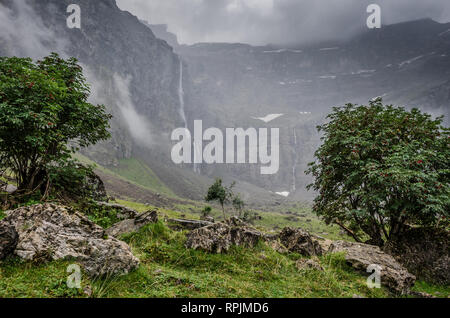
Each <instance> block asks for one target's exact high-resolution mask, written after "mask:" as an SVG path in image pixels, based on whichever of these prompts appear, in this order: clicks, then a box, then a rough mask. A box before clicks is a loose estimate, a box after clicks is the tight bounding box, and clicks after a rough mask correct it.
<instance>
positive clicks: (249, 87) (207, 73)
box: [176, 19, 450, 199]
mask: <svg viewBox="0 0 450 318" xmlns="http://www.w3.org/2000/svg"><path fill="white" fill-rule="evenodd" d="M449 29H450V24H440V23H437V22H435V21H432V20H429V19H425V20H418V21H412V22H406V23H400V24H395V25H390V26H384V27H383V28H381V29H379V30H370V31H367V32H365V33H364V34H361V35H359V36H356V37H354V38H353V39H351V40H350V41H347V42H342V43H338V42H336V43H318V44H316V45H311V46H298V47H290V48H281V47H273V46H265V47H253V46H250V45H245V44H226V43H201V44H196V45H192V46H180V47H178V48H177V49H176V50H177V52H179V53H180V54H181V56H182V57H183V59H184V60H185V61H186V63H187V65H188V66H189V72H190V75H191V77H192V80H193V83H194V92H195V93H196V94H198V95H200V96H201V97H199V99H200V100H203V101H204V103H205V105H206V107H207V108H208V109H210V110H211V112H210V114H211V113H212V114H214V115H212V116H208V112H206V111H205V110H203V109H201V110H200V109H199V110H198V112H197V113H196V114H199V116H200V118H202V119H203V120H204V121H206V122H208V125H207V126H211V125H219V127H220V126H222V127H229V125H234V126H238V127H240V126H243V127H252V126H257V127H259V126H261V125H262V126H265V125H264V124H263V123H262V122H261V121H258V120H255V119H254V117H264V116H266V115H267V114H275V113H276V114H278V113H284V114H285V115H284V116H283V117H280V118H278V119H276V120H274V121H272V122H270V123H269V125H270V126H272V127H280V128H281V136H282V141H281V159H280V160H281V169H280V172H279V173H278V174H276V175H274V176H270V177H261V176H258V175H257V173H256V172H257V168H256V167H255V169H254V170H253V169H248V170H246V171H245V173H242V170H240V169H239V168H236V167H226V168H223V167H215V166H214V167H207V166H204V167H202V171H203V172H204V173H206V174H207V175H213V174H214V173H216V171H217V170H219V171H220V170H221V169H226V172H224V174H229V175H233V176H237V175H239V176H240V177H241V178H244V179H245V180H247V181H249V182H252V183H255V184H258V185H261V186H265V187H266V188H268V189H270V190H275V189H277V190H275V191H288V192H291V197H292V198H297V199H298V198H303V197H305V194H304V191H302V190H304V187H303V185H304V184H307V183H308V182H309V179H308V178H307V177H306V176H305V175H304V173H303V171H304V170H305V169H304V167H305V164H306V163H307V162H308V161H311V160H312V154H313V151H314V148H315V147H316V146H317V145H318V143H319V135H318V134H317V133H316V132H315V126H316V125H317V123H319V122H322V121H323V120H324V116H325V115H326V114H327V113H329V112H330V110H331V107H333V106H341V105H344V104H346V103H348V102H352V103H367V102H368V101H369V100H370V99H372V98H374V97H378V96H382V97H383V99H384V101H385V102H387V103H395V104H398V105H406V106H408V107H420V108H421V109H422V110H425V111H428V112H431V113H432V114H434V115H442V114H445V115H446V117H447V118H448V117H449V115H450V112H449V110H450V108H449V107H448V103H449V102H450V95H449V94H448V90H447V88H448V80H449V79H450V32H448V30H449ZM447 122H448V119H447ZM232 127H233V126H232ZM293 171H294V174H293ZM281 189H282V190H281Z"/></svg>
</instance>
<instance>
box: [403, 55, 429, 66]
mask: <svg viewBox="0 0 450 318" xmlns="http://www.w3.org/2000/svg"><path fill="white" fill-rule="evenodd" d="M422 57H423V55H419V56H416V57H414V58H412V59H409V60H406V61H403V62H401V63H400V64H398V66H399V67H403V66H404V65H407V64H411V63H413V62H415V61H417V60H420V59H421V58H422Z"/></svg>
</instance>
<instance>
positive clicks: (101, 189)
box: [85, 172, 108, 201]
mask: <svg viewBox="0 0 450 318" xmlns="http://www.w3.org/2000/svg"><path fill="white" fill-rule="evenodd" d="M85 187H86V190H88V191H89V192H88V193H89V194H90V197H91V198H92V199H93V200H95V201H104V200H107V199H108V194H107V193H106V188H105V184H104V183H103V180H102V179H101V178H100V177H99V176H98V175H97V174H95V173H93V172H92V173H90V174H88V175H87V176H86V180H85Z"/></svg>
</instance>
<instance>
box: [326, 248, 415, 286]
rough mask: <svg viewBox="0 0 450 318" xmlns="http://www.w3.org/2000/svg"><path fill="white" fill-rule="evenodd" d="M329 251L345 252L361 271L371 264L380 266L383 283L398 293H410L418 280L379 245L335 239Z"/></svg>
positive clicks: (351, 262)
mask: <svg viewBox="0 0 450 318" xmlns="http://www.w3.org/2000/svg"><path fill="white" fill-rule="evenodd" d="M328 252H329V253H337V252H345V259H346V261H347V263H349V264H350V265H351V266H352V267H353V268H355V269H356V270H359V271H363V272H367V269H368V267H369V265H377V266H379V268H380V279H381V284H382V285H384V286H386V287H387V288H389V289H390V290H391V291H392V292H394V293H396V294H408V293H409V290H410V288H411V287H412V286H413V285H414V283H415V281H416V277H415V276H414V275H412V274H410V273H409V272H408V271H407V270H406V268H404V267H403V266H402V265H400V263H398V262H397V261H396V260H395V259H394V257H392V256H391V255H388V254H386V253H384V252H383V251H382V250H381V249H380V248H379V247H378V246H374V245H368V244H363V243H352V242H346V241H335V242H333V243H332V244H331V246H330V248H329V250H328Z"/></svg>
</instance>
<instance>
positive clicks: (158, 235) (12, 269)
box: [0, 223, 389, 297]
mask: <svg viewBox="0 0 450 318" xmlns="http://www.w3.org/2000/svg"><path fill="white" fill-rule="evenodd" d="M124 239H125V240H126V241H127V242H128V243H129V244H130V245H131V247H132V249H133V253H134V254H135V255H136V256H138V257H139V259H140V260H141V266H140V268H139V269H138V270H137V271H135V272H133V273H131V274H129V275H126V276H122V277H118V278H113V279H106V280H94V281H92V280H89V279H88V278H86V277H83V280H82V286H83V287H84V288H86V287H87V286H89V288H90V289H91V290H92V291H93V294H92V296H93V297H352V296H353V294H358V295H363V296H367V297H386V296H389V294H388V293H387V291H386V290H384V289H369V288H368V287H367V286H366V284H365V278H364V276H361V275H359V274H358V273H356V272H354V271H353V270H352V269H351V268H349V267H348V265H346V264H345V261H344V258H343V256H342V255H329V256H325V257H321V258H319V261H320V263H321V264H322V266H323V267H324V269H325V271H324V272H319V271H316V270H310V271H301V272H300V271H298V270H297V269H296V267H295V261H296V260H297V259H298V258H300V256H298V255H295V254H290V255H282V254H279V253H277V252H275V251H274V250H272V249H270V248H268V247H267V246H265V245H264V244H262V243H261V244H260V245H259V246H257V247H256V248H254V249H244V248H239V247H235V248H233V249H232V250H231V251H230V252H229V253H228V254H226V255H211V254H207V253H204V252H201V251H193V250H187V249H186V248H184V245H183V244H184V240H185V236H184V233H180V232H178V233H177V232H172V231H170V230H169V229H168V228H167V227H165V226H164V225H163V224H162V223H157V224H152V225H150V226H147V227H145V228H144V229H142V230H141V231H140V232H139V233H135V234H133V235H129V236H128V237H125V238H124ZM69 263H70V262H52V263H49V264H45V265H42V264H40V265H39V264H38V265H33V264H30V263H26V262H22V261H19V260H17V259H9V260H7V261H6V262H5V264H3V266H1V267H0V297H86V295H84V294H83V293H82V291H77V290H74V289H68V288H67V286H66V284H65V280H66V277H67V273H66V267H67V265H68V264H69ZM36 277H39V279H36Z"/></svg>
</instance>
